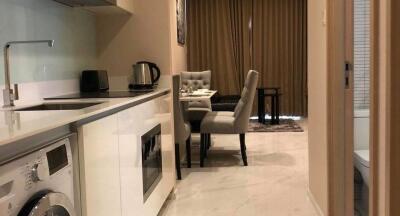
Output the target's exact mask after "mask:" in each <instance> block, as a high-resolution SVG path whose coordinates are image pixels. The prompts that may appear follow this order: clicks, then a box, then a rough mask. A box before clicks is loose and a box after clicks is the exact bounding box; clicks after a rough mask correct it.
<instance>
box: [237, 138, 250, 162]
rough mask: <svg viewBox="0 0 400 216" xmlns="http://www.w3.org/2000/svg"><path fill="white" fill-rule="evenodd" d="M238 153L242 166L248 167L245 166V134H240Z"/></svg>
mask: <svg viewBox="0 0 400 216" xmlns="http://www.w3.org/2000/svg"><path fill="white" fill-rule="evenodd" d="M239 138H240V151H241V153H242V159H243V164H244V166H248V164H247V155H246V134H240V135H239Z"/></svg>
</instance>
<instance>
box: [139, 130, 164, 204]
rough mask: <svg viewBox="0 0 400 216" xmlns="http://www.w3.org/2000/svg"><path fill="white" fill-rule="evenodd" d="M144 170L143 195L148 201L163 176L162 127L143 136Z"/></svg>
mask: <svg viewBox="0 0 400 216" xmlns="http://www.w3.org/2000/svg"><path fill="white" fill-rule="evenodd" d="M142 168H143V195H144V201H146V199H147V198H148V197H149V196H150V194H151V192H152V191H153V190H154V188H155V186H156V185H157V183H158V182H159V180H160V179H161V176H162V157H161V126H160V125H158V126H156V127H155V128H153V129H152V130H150V131H149V132H147V133H146V134H145V135H143V136H142Z"/></svg>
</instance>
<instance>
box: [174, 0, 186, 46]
mask: <svg viewBox="0 0 400 216" xmlns="http://www.w3.org/2000/svg"><path fill="white" fill-rule="evenodd" d="M176 20H177V31H178V44H180V45H182V46H184V45H185V43H186V0H176Z"/></svg>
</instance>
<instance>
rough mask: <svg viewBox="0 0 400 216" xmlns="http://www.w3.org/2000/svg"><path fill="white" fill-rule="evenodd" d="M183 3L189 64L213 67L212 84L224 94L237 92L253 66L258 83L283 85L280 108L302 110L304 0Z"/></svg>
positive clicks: (299, 112)
mask: <svg viewBox="0 0 400 216" xmlns="http://www.w3.org/2000/svg"><path fill="white" fill-rule="evenodd" d="M187 6H188V23H187V24H188V43H187V46H188V69H189V70H191V71H198V70H207V69H210V70H212V88H214V89H217V90H218V91H219V93H220V94H222V95H228V94H240V91H241V88H242V86H243V85H244V78H245V77H246V74H247V71H248V70H249V69H255V70H257V71H259V72H260V75H261V76H260V81H259V86H263V87H275V86H279V87H281V88H282V93H283V96H282V100H281V101H282V104H281V105H282V106H281V107H282V113H284V114H288V115H302V116H305V115H306V114H307V100H306V94H307V11H306V10H307V2H306V0H187ZM250 21H252V22H251V24H252V28H251V30H249V25H250ZM250 41H252V43H251V44H252V45H251V46H250Z"/></svg>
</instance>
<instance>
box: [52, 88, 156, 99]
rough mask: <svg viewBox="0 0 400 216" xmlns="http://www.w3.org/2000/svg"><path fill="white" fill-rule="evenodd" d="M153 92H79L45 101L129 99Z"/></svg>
mask: <svg viewBox="0 0 400 216" xmlns="http://www.w3.org/2000/svg"><path fill="white" fill-rule="evenodd" d="M152 91H153V90H146V91H143V90H139V91H107V92H79V93H75V94H67V95H61V96H56V97H51V98H45V100H60V99H81V98H128V97H137V96H140V95H144V94H147V93H149V92H152Z"/></svg>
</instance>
